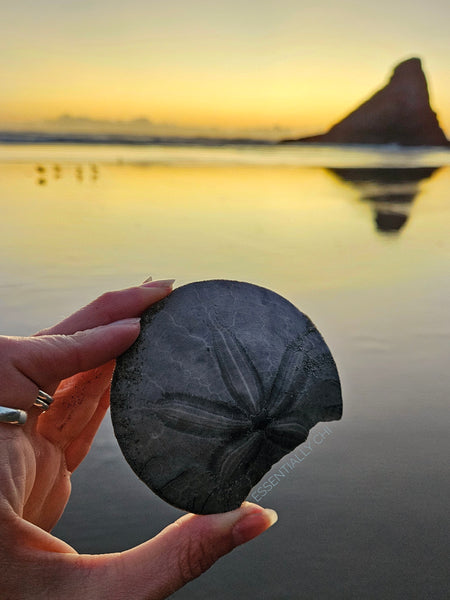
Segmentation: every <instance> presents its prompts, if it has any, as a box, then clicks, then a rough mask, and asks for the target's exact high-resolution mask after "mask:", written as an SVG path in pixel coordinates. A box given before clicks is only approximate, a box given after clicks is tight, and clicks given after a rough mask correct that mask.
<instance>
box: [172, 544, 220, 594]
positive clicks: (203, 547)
mask: <svg viewBox="0 0 450 600" xmlns="http://www.w3.org/2000/svg"><path fill="white" fill-rule="evenodd" d="M178 552H179V553H178V560H177V566H178V572H179V574H180V579H181V581H182V583H183V585H184V584H186V583H188V582H189V581H192V580H193V579H196V578H197V577H199V576H200V575H201V574H202V573H204V572H205V571H207V570H208V569H209V568H210V567H211V566H212V565H213V564H214V563H215V561H216V560H217V557H216V556H215V553H214V549H213V547H212V545H211V544H209V543H208V542H207V541H205V540H202V539H201V538H200V539H192V538H189V537H188V538H187V539H186V541H185V543H184V545H183V546H182V547H181V548H179V549H178Z"/></svg>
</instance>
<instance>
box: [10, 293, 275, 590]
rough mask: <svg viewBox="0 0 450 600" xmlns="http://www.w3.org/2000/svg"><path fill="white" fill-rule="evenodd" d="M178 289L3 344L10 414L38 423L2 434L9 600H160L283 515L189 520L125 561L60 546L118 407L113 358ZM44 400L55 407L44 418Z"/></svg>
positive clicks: (237, 513)
mask: <svg viewBox="0 0 450 600" xmlns="http://www.w3.org/2000/svg"><path fill="white" fill-rule="evenodd" d="M171 289H172V281H154V282H151V281H147V282H145V283H144V284H142V285H140V286H136V287H132V288H128V289H125V290H121V291H117V292H107V293H105V294H103V295H102V296H100V297H99V298H97V299H96V300H94V302H92V303H91V304H89V305H87V306H85V307H84V308H82V309H81V310H79V311H78V312H76V313H74V314H73V315H72V316H70V317H68V318H67V319H65V320H64V321H62V322H61V323H59V324H58V325H55V326H54V327H51V328H49V329H47V330H45V331H41V332H39V333H38V334H36V335H34V336H32V337H28V338H16V337H5V336H0V353H1V356H2V361H1V365H0V381H1V383H2V398H1V401H0V403H1V404H2V405H3V406H8V407H11V408H20V409H23V410H25V411H27V412H28V420H27V422H26V423H25V425H22V426H20V425H11V424H8V423H0V444H1V448H2V452H1V456H0V590H1V598H2V600H28V599H33V600H41V599H42V600H44V599H45V600H61V599H64V600H72V599H73V600H75V599H76V600H78V599H79V598H84V599H85V600H96V599H102V600H103V599H104V598H108V599H109V600H122V599H123V600H125V599H130V598H133V600H160V599H162V598H167V597H168V596H169V595H170V594H171V593H173V592H174V591H175V590H177V589H178V588H180V587H181V586H183V585H184V584H185V583H187V582H188V581H191V580H192V579H194V578H196V577H198V576H199V575H200V574H202V573H203V572H204V571H206V570H207V569H208V568H209V567H210V566H211V565H212V564H213V563H214V562H215V561H216V560H217V559H218V558H220V557H221V556H223V555H224V554H226V553H228V552H230V551H231V550H233V548H235V547H236V546H238V545H240V544H242V543H244V542H247V541H249V540H251V539H252V538H254V537H256V536H257V535H259V534H260V533H262V532H263V531H265V530H266V529H267V528H268V527H270V526H271V525H272V524H273V523H274V522H275V521H276V518H277V517H276V513H275V512H274V511H272V510H269V509H263V508H262V507H260V506H258V505H255V504H251V503H247V502H245V503H244V504H243V505H242V506H241V507H240V508H238V509H237V510H234V511H231V512H228V513H223V514H217V515H206V516H199V515H185V516H183V517H181V518H180V519H178V520H177V521H176V522H175V523H173V524H172V525H169V526H168V527H166V528H165V529H164V530H163V531H162V532H161V533H160V534H159V535H157V536H156V537H155V538H153V539H151V540H149V541H147V542H145V543H143V544H141V545H139V546H137V547H135V548H132V549H131V550H127V551H125V552H120V553H114V554H103V555H81V554H78V553H77V552H76V551H75V550H74V549H73V548H71V547H70V546H69V545H68V544H66V543H65V542H63V541H62V540H60V539H58V538H56V537H54V536H53V535H51V533H50V531H51V529H52V527H54V525H55V524H56V523H57V521H58V519H59V517H60V516H61V514H62V513H63V511H64V508H65V506H66V503H67V501H68V499H69V496H70V489H71V487H70V475H71V473H72V472H73V471H74V470H75V469H76V467H77V466H78V465H79V464H80V462H81V461H82V460H83V458H84V457H85V456H86V454H87V453H88V451H89V449H90V446H91V443H92V440H93V438H94V436H95V433H96V431H97V429H98V427H99V425H100V423H101V421H102V419H103V416H104V414H105V412H106V411H107V409H108V406H109V390H110V383H111V376H112V373H113V369H114V364H115V363H114V358H115V357H117V356H119V355H120V354H121V353H122V352H124V351H125V350H126V349H127V348H128V347H129V346H130V345H131V344H132V343H133V342H134V341H135V339H136V338H137V336H138V334H139V315H140V314H141V313H142V312H143V311H144V310H145V309H146V308H147V307H148V306H150V305H151V304H153V303H154V302H157V301H158V300H160V299H161V298H164V297H165V296H166V295H167V294H169V293H170V291H171ZM38 389H42V390H44V391H46V392H47V393H49V394H51V395H53V396H54V402H53V404H52V405H51V407H50V409H49V410H48V412H45V413H44V412H42V411H41V410H40V409H39V408H37V407H34V406H33V402H34V400H35V399H36V396H37V393H38Z"/></svg>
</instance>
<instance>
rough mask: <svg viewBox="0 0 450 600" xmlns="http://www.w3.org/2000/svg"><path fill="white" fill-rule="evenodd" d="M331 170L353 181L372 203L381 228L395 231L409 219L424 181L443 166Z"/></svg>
mask: <svg viewBox="0 0 450 600" xmlns="http://www.w3.org/2000/svg"><path fill="white" fill-rule="evenodd" d="M327 170H328V171H329V172H330V173H333V174H334V175H336V176H337V177H338V178H339V179H340V180H341V181H344V182H345V183H350V184H352V185H353V186H354V187H355V188H356V189H357V190H358V192H359V193H360V196H361V200H365V201H368V202H370V203H371V205H372V208H373V213H374V221H375V225H376V229H377V231H379V232H381V233H394V234H395V233H398V232H399V231H400V230H401V229H402V228H403V227H404V225H405V223H406V222H407V221H408V218H409V215H410V211H411V206H412V203H413V202H414V199H415V197H416V196H417V194H418V193H419V191H420V183H421V182H422V181H424V180H426V179H429V178H430V177H431V176H432V175H433V174H434V173H435V172H436V171H438V170H439V167H420V168H386V167H384V168H351V169H346V168H336V169H327Z"/></svg>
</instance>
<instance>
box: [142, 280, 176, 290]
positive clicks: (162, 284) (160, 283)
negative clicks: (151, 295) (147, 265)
mask: <svg viewBox="0 0 450 600" xmlns="http://www.w3.org/2000/svg"><path fill="white" fill-rule="evenodd" d="M174 281H175V279H157V280H156V281H149V282H148V283H145V282H144V283H142V284H141V287H145V288H153V287H154V288H168V287H172V285H173V283H174Z"/></svg>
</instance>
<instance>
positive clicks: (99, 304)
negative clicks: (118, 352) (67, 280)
mask: <svg viewBox="0 0 450 600" xmlns="http://www.w3.org/2000/svg"><path fill="white" fill-rule="evenodd" d="M173 282H174V280H173V279H166V280H161V281H150V282H148V283H143V284H142V285H139V286H134V287H130V288H127V289H124V290H118V291H114V292H106V293H104V294H102V295H101V296H99V297H98V298H96V299H95V300H94V301H93V302H90V303H89V304H88V305H87V306H84V307H83V308H81V309H80V310H78V311H77V312H75V313H74V314H73V315H70V316H69V317H67V318H66V319H64V320H63V321H61V322H60V323H58V324H56V325H54V326H52V327H49V328H48V329H43V330H42V331H39V332H38V333H36V334H35V335H49V334H65V335H70V334H72V333H75V332H77V331H84V330H85V329H93V328H94V327H99V326H100V325H109V324H110V323H114V322H115V321H120V320H122V319H128V318H131V317H138V316H140V315H141V314H142V312H143V311H144V310H145V309H146V308H148V307H149V306H150V305H151V304H153V303H155V302H157V301H158V300H161V299H162V298H164V297H165V296H167V294H169V292H170V291H171V290H172V285H173Z"/></svg>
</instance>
